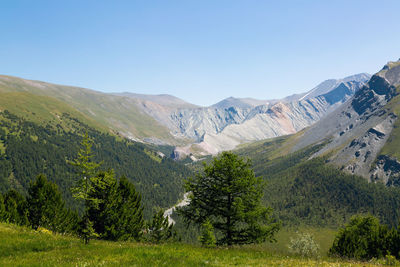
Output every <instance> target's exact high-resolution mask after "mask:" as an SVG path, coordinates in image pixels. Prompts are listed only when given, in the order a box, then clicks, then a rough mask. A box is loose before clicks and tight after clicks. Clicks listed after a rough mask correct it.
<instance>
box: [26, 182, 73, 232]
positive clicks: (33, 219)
mask: <svg viewBox="0 0 400 267" xmlns="http://www.w3.org/2000/svg"><path fill="white" fill-rule="evenodd" d="M27 204H28V219H29V223H30V224H31V226H32V227H33V228H34V229H37V228H38V227H44V228H48V229H50V230H52V231H54V232H65V231H67V230H69V231H70V230H71V229H72V228H73V227H74V220H73V218H71V216H72V214H71V212H69V211H68V210H67V209H66V208H65V204H64V201H63V199H62V196H61V193H60V191H59V190H58V187H57V185H56V184H54V183H52V182H49V181H48V180H47V178H46V177H45V176H44V175H43V174H40V175H38V176H37V178H36V180H35V181H34V182H32V183H31V185H30V187H29V189H28V197H27Z"/></svg>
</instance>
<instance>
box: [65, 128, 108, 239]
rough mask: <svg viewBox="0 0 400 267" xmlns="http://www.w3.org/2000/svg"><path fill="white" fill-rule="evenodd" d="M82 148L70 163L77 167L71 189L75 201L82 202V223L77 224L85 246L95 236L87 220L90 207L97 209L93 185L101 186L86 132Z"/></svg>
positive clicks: (88, 219) (98, 165)
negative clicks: (74, 184) (76, 181)
mask: <svg viewBox="0 0 400 267" xmlns="http://www.w3.org/2000/svg"><path fill="white" fill-rule="evenodd" d="M81 145H82V148H81V149H80V150H79V152H78V158H77V159H75V160H74V161H72V162H70V164H72V165H73V166H75V167H77V169H78V170H79V171H78V176H79V180H78V183H77V185H76V186H75V187H74V188H72V189H71V190H72V192H73V197H74V198H76V199H81V200H83V202H84V208H85V211H84V215H83V218H82V221H81V222H80V223H79V226H80V230H79V233H80V234H81V237H82V239H83V241H84V242H85V244H88V243H89V240H90V239H91V238H92V237H94V236H96V233H95V231H94V229H93V222H91V221H90V218H89V209H90V208H91V207H95V208H97V207H98V205H99V203H100V202H101V200H100V199H98V198H96V197H94V190H95V188H94V184H97V185H101V182H99V181H98V177H97V176H96V173H97V170H98V168H99V167H100V165H101V163H96V162H93V161H92V157H93V155H92V150H91V148H92V140H91V139H90V138H89V135H88V133H87V132H86V134H85V136H84V138H83V140H82V143H81Z"/></svg>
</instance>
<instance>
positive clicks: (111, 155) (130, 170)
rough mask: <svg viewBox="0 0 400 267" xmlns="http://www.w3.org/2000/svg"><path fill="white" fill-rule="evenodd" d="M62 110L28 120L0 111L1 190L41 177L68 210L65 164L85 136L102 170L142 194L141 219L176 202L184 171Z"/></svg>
mask: <svg viewBox="0 0 400 267" xmlns="http://www.w3.org/2000/svg"><path fill="white" fill-rule="evenodd" d="M50 107H51V106H50ZM61 107H62V106H58V108H59V109H57V111H55V110H56V107H54V109H53V110H52V111H51V112H50V114H49V112H47V111H45V110H42V111H41V112H40V113H39V110H38V111H37V112H38V114H39V116H36V115H32V118H34V119H33V121H31V120H30V118H31V117H30V116H24V117H26V118H22V117H19V116H16V115H15V114H13V113H11V112H9V111H8V110H4V111H2V112H0V144H1V146H0V192H5V191H7V190H8V189H10V188H15V189H17V190H18V191H20V192H22V193H24V192H26V189H27V187H28V186H29V183H30V181H31V180H33V179H34V178H35V177H36V176H37V175H38V174H39V173H44V174H45V175H46V176H47V177H48V179H49V180H51V181H53V182H55V183H56V184H57V185H58V186H59V187H60V189H61V191H62V193H63V196H64V198H65V199H66V201H67V203H68V204H69V206H70V207H76V205H77V204H76V202H75V201H74V200H73V199H72V197H71V192H70V188H71V187H72V186H73V185H74V183H75V181H76V179H77V177H76V170H75V169H74V168H73V166H71V165H69V164H68V163H67V160H72V159H74V158H75V157H76V156H77V152H78V149H79V146H80V143H81V141H82V135H83V134H84V133H85V132H88V134H89V136H90V137H91V138H92V139H93V141H94V144H95V145H94V147H93V152H94V154H95V157H94V159H95V160H96V161H98V162H101V161H103V162H104V164H103V165H102V168H103V169H105V170H107V169H109V168H113V169H114V170H115V173H116V175H117V177H120V176H122V175H125V176H126V177H127V178H128V179H129V180H130V181H132V182H133V183H134V184H135V186H136V188H137V190H138V191H139V192H140V193H141V194H142V197H143V203H144V207H145V216H146V217H148V216H150V214H151V213H152V208H153V207H162V208H166V207H169V206H171V205H173V204H175V203H176V201H177V199H178V198H179V197H180V195H181V194H182V191H183V188H182V180H183V178H184V177H187V176H189V175H190V174H191V172H190V170H189V169H187V168H186V167H185V166H184V165H182V164H179V163H176V162H174V161H173V160H171V159H169V158H167V157H164V158H161V157H160V156H158V155H157V150H155V148H156V147H154V146H152V147H150V146H146V145H144V144H140V143H135V142H131V141H127V140H120V139H117V138H116V137H114V136H111V135H109V134H107V133H104V132H100V131H99V130H96V129H94V128H92V127H90V126H88V125H87V124H85V123H84V122H82V121H80V120H79V119H77V118H76V117H73V116H72V115H71V114H69V113H65V111H66V110H64V109H61ZM47 108H48V109H50V108H49V106H47ZM38 109H40V106H39V108H38ZM58 111H60V113H59V115H58V113H57V112H58ZM52 112H54V114H55V115H56V116H55V117H54V118H51V117H52V116H53V115H52V114H53V113H52ZM61 112H63V113H61ZM27 113H28V112H25V114H27ZM33 113H35V111H33ZM73 114H74V113H73ZM81 116H82V115H81ZM42 117H43V118H44V119H43V120H47V119H48V118H49V119H50V120H49V123H44V121H42V123H41V124H39V123H37V122H38V121H41V119H37V118H42ZM56 122H57V124H56Z"/></svg>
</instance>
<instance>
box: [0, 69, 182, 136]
mask: <svg viewBox="0 0 400 267" xmlns="http://www.w3.org/2000/svg"><path fill="white" fill-rule="evenodd" d="M0 92H2V93H5V92H27V93H31V94H35V95H39V96H50V97H54V98H56V99H58V100H60V101H62V102H65V103H68V104H69V105H71V106H72V107H73V108H75V109H77V110H79V111H80V112H81V113H83V114H85V115H86V116H87V117H89V118H91V119H93V120H94V121H96V122H98V123H99V124H100V125H104V126H106V127H109V128H111V129H113V130H115V131H119V132H120V133H121V134H123V135H125V136H127V137H131V138H140V139H143V138H146V137H147V138H149V137H155V138H159V139H161V140H166V141H170V142H172V143H173V142H174V141H175V139H174V138H173V137H172V136H171V134H170V133H169V130H168V129H167V128H166V127H164V126H162V125H160V124H159V123H158V122H157V121H156V120H154V119H153V118H152V117H150V116H148V115H146V114H145V113H143V112H141V111H140V110H139V109H138V108H137V107H136V100H135V99H132V98H129V97H123V96H116V95H111V94H104V93H100V92H96V91H93V90H90V89H84V88H79V87H72V86H63V85H56V84H50V83H45V82H40V81H30V80H24V79H21V78H16V77H11V76H4V75H0Z"/></svg>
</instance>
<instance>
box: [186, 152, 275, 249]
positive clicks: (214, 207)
mask: <svg viewBox="0 0 400 267" xmlns="http://www.w3.org/2000/svg"><path fill="white" fill-rule="evenodd" d="M250 167H251V164H250V161H249V160H247V161H245V160H243V159H242V158H239V157H238V156H237V155H235V154H233V153H231V152H223V153H222V154H221V155H220V156H219V157H218V158H214V160H213V161H212V163H211V164H210V165H206V164H204V172H203V173H199V174H197V175H196V176H195V177H194V178H189V179H188V180H187V182H186V185H185V186H186V191H187V192H191V194H190V196H189V198H190V203H189V205H187V206H186V207H183V208H181V209H180V211H179V212H180V214H182V215H183V217H184V219H185V221H186V222H187V223H188V224H190V223H195V224H197V225H198V226H200V225H202V224H203V223H204V222H205V220H207V219H208V220H210V222H211V224H212V226H213V228H214V229H215V230H216V236H217V238H218V240H217V243H218V244H220V245H222V244H227V245H233V244H247V243H259V242H263V241H266V240H268V241H273V240H274V239H273V235H274V233H275V232H276V231H278V229H279V224H278V223H275V222H273V220H272V218H271V213H272V209H271V208H266V207H263V206H261V204H260V200H261V197H262V195H263V188H264V183H263V181H262V179H261V178H260V177H255V175H254V171H253V170H252V169H251V168H250Z"/></svg>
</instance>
